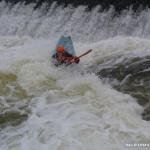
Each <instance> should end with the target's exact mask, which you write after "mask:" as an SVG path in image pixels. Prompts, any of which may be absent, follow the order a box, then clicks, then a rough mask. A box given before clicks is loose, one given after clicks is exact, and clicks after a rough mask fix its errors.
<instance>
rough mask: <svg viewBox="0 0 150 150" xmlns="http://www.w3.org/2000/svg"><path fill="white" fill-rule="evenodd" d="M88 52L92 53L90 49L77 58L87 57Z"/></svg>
mask: <svg viewBox="0 0 150 150" xmlns="http://www.w3.org/2000/svg"><path fill="white" fill-rule="evenodd" d="M90 52H92V49H90V50H88V51H87V52H85V53H83V54H82V55H80V56H78V57H77V58H81V57H83V56H85V55H87V54H88V53H90Z"/></svg>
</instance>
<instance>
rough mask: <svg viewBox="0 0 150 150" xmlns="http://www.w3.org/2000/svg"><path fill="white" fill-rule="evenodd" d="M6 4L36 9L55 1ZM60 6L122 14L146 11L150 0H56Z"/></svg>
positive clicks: (28, 1) (20, 0)
mask: <svg viewBox="0 0 150 150" xmlns="http://www.w3.org/2000/svg"><path fill="white" fill-rule="evenodd" d="M1 1H2V0H1ZM5 1H6V2H9V3H12V4H16V3H18V2H19V3H25V4H30V3H35V4H36V5H35V8H38V7H41V6H42V4H46V5H47V6H48V7H49V6H50V5H51V4H52V3H53V2H54V0H5ZM55 1H56V2H57V4H58V5H63V6H68V5H70V4H71V5H73V6H75V7H78V6H80V5H84V6H87V7H88V9H91V8H93V7H95V6H97V5H101V7H102V9H109V8H110V7H111V6H113V7H114V8H115V10H116V11H118V12H120V11H121V10H123V9H128V8H130V7H132V9H133V10H134V11H138V10H139V9H144V8H146V7H150V1H148V0H93V1H91V0H86V1H85V0H79V1H77V0H65V1H64V0H55Z"/></svg>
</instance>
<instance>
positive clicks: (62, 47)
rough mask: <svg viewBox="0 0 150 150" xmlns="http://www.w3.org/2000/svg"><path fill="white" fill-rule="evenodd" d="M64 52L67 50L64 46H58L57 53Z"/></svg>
mask: <svg viewBox="0 0 150 150" xmlns="http://www.w3.org/2000/svg"><path fill="white" fill-rule="evenodd" d="M64 50H65V48H64V45H58V46H57V47H56V51H57V52H59V53H63V52H64Z"/></svg>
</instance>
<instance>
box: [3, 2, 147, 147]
mask: <svg viewBox="0 0 150 150" xmlns="http://www.w3.org/2000/svg"><path fill="white" fill-rule="evenodd" d="M43 7H44V6H43ZM55 7H56V6H55V4H53V5H52V7H51V8H50V10H49V11H48V12H47V13H46V12H45V11H44V8H43V9H42V8H41V9H40V10H36V11H34V10H33V6H32V5H31V6H24V5H19V4H18V5H15V6H14V7H11V6H9V5H8V4H5V3H0V150H126V149H130V148H131V149H138V148H139V147H138V146H135V147H134V146H133V144H150V134H149V133H150V123H149V121H146V120H143V119H142V116H141V114H142V112H143V110H144V107H143V106H142V105H139V104H138V103H137V100H136V98H135V97H132V95H130V94H125V93H123V92H119V91H117V90H116V89H115V88H113V87H112V85H113V84H116V83H117V82H118V81H115V80H113V84H112V83H111V84H110V83H109V80H104V79H103V77H99V76H97V75H96V74H95V70H96V69H97V66H98V67H99V68H98V69H102V68H104V66H106V67H109V68H111V66H112V67H113V65H114V64H116V63H122V64H123V63H124V59H125V58H134V57H135V58H137V57H138V58H139V57H141V58H142V57H143V58H145V57H147V56H149V55H150V39H149V35H150V34H149V32H148V31H149V27H148V25H149V16H148V14H149V11H148V10H146V11H143V12H141V14H140V15H139V17H134V16H132V15H131V12H124V13H123V14H122V15H121V16H120V17H118V18H117V17H116V18H114V19H112V18H111V17H112V16H113V13H114V12H113V10H112V9H110V10H108V11H107V12H103V13H98V8H95V9H93V10H92V12H85V8H84V7H79V8H76V9H74V8H72V7H67V8H66V9H63V8H61V7H57V8H55ZM4 8H5V9H4ZM111 20H112V22H110V21H111ZM141 20H145V22H142V21H141ZM135 25H137V26H135ZM62 34H63V35H64V34H65V35H71V36H72V39H73V41H74V46H75V49H76V53H77V55H80V54H82V53H83V52H85V51H86V50H88V49H91V48H92V49H93V51H92V53H90V54H89V55H87V56H85V57H84V58H83V59H81V61H80V64H78V65H73V66H70V67H67V68H66V67H63V66H62V67H60V68H56V67H54V66H53V65H52V64H51V63H50V55H51V50H53V49H54V47H55V44H56V42H57V40H58V38H59V36H60V35H62ZM111 60H112V61H111ZM92 66H94V67H95V68H96V69H94V71H93V68H94V67H92ZM148 83H149V82H148ZM148 83H147V84H148ZM141 84H142V83H141ZM143 86H145V85H143ZM129 144H131V145H129ZM149 148H150V146H149V147H148V145H147V146H146V147H142V148H141V149H149Z"/></svg>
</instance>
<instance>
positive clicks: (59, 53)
mask: <svg viewBox="0 0 150 150" xmlns="http://www.w3.org/2000/svg"><path fill="white" fill-rule="evenodd" d="M52 59H53V60H55V61H57V64H66V65H69V64H71V63H79V61H80V59H79V58H78V57H77V56H73V55H71V54H70V53H68V52H67V51H65V48H64V45H58V46H57V47H56V53H55V54H54V55H53V56H52ZM55 64H56V63H55Z"/></svg>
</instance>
